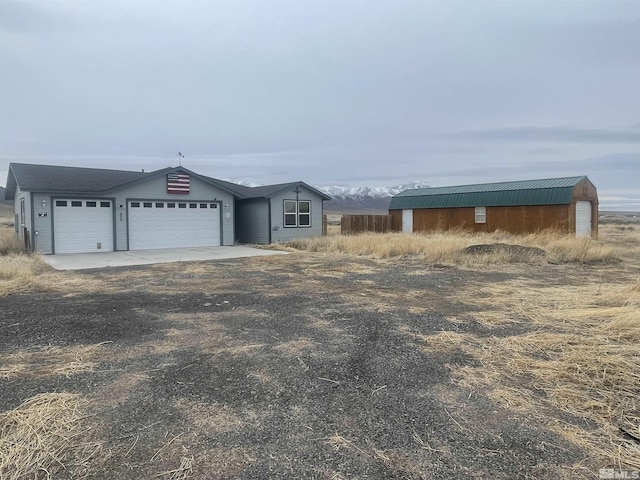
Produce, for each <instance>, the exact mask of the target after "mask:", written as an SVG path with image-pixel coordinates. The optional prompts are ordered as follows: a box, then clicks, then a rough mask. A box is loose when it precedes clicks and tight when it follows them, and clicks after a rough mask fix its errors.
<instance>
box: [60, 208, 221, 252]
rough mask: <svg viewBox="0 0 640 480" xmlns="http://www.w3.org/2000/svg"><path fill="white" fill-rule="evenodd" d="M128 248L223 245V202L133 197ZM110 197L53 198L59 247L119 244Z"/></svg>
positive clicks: (110, 248) (70, 249) (104, 248)
mask: <svg viewBox="0 0 640 480" xmlns="http://www.w3.org/2000/svg"><path fill="white" fill-rule="evenodd" d="M127 207H128V209H127V211H128V235H129V250H148V249H154V248H183V247H209V246H219V245H220V244H221V242H220V218H221V216H220V210H221V209H220V207H219V204H218V203H216V202H168V201H152V202H149V201H130V202H128V204H127ZM114 225H115V215H114V202H113V200H111V199H104V200H103V199H75V198H74V199H57V200H55V201H54V211H53V232H54V246H55V253H82V252H101V251H107V252H108V251H113V250H114V238H115V231H114Z"/></svg>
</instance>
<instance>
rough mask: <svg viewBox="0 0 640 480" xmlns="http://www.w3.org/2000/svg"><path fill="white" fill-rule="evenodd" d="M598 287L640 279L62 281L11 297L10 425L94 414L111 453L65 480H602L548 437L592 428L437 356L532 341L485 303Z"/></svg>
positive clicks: (551, 274) (133, 273)
mask: <svg viewBox="0 0 640 480" xmlns="http://www.w3.org/2000/svg"><path fill="white" fill-rule="evenodd" d="M594 271H595V272H596V273H597V274H598V275H600V280H599V281H602V275H606V276H608V277H610V278H611V279H614V278H615V279H618V280H620V279H621V278H622V277H624V279H630V278H634V276H637V275H638V272H637V271H628V270H627V269H625V268H624V266H614V267H610V268H609V269H608V270H607V271H606V272H605V273H604V274H603V273H602V272H601V271H602V268H601V267H598V266H585V265H537V266H536V265H512V266H510V267H509V268H501V269H494V268H492V267H490V266H487V267H483V268H479V269H473V270H472V269H466V268H444V267H440V268H438V267H433V266H426V265H425V264H424V263H423V262H421V261H420V260H418V259H412V258H405V259H402V260H397V261H384V260H374V259H370V258H355V257H335V256H329V255H323V254H308V253H295V254H291V255H286V256H276V257H260V258H252V259H239V260H229V261H217V262H194V263H178V264H166V265H155V266H140V267H129V268H125V267H123V268H112V269H102V270H96V271H83V272H65V273H56V274H55V275H56V278H57V279H58V280H59V282H60V285H62V286H61V287H59V288H58V291H55V292H52V293H46V292H31V293H18V294H13V295H9V296H6V297H4V298H1V299H0V304H1V307H2V308H1V309H0V329H1V332H2V335H0V352H2V363H3V364H4V365H5V367H6V366H9V367H11V366H12V367H13V368H14V369H15V371H16V372H18V373H15V374H11V373H8V374H5V375H4V376H3V377H1V376H0V411H8V410H10V409H14V408H16V407H18V406H19V405H20V404H21V403H22V402H23V401H24V400H26V399H28V398H31V397H33V396H34V395H37V394H39V393H44V392H71V393H76V394H80V395H81V397H82V398H84V399H86V400H87V402H88V403H87V407H86V414H85V415H84V417H83V429H84V431H85V434H86V441H93V442H97V443H96V445H98V450H97V452H96V453H95V454H93V455H92V456H91V458H90V459H89V460H88V461H83V462H77V463H75V464H74V462H73V459H71V460H70V461H68V462H65V468H59V469H58V472H57V473H56V475H54V476H53V478H79V477H82V478H92V479H104V478H114V479H115V478H117V479H138V478H198V479H210V478H319V479H341V478H344V479H346V478H373V479H390V478H411V479H413V478H416V479H417V478H483V479H484V478H494V479H513V478H536V479H546V478H549V479H551V478H554V479H555V478H568V477H572V478H583V477H584V478H593V475H594V472H597V471H598V469H599V468H604V467H608V466H615V465H607V464H603V463H602V462H603V460H602V459H601V458H597V457H594V456H592V455H591V453H590V452H588V451H586V450H583V449H581V448H580V447H578V446H577V445H576V444H574V443H571V442H569V441H568V440H567V439H566V438H563V437H562V436H560V435H558V434H557V431H556V430H552V429H550V428H548V427H549V423H548V422H547V421H546V419H548V418H549V417H553V418H555V419H558V421H560V420H561V421H562V422H565V423H566V424H570V425H574V426H576V427H579V428H582V429H586V430H588V429H590V428H593V426H592V425H591V423H590V421H589V420H588V419H585V418H580V417H578V416H573V415H570V414H568V413H567V412H566V411H561V410H559V409H558V410H553V409H552V408H550V409H549V410H547V411H546V412H545V413H544V416H541V415H535V414H533V413H527V412H523V411H520V410H518V409H509V408H507V407H505V405H504V403H499V402H496V401H495V400H493V399H492V398H491V397H490V396H489V395H486V394H485V393H484V392H483V391H482V389H473V390H470V389H468V388H464V387H463V386H461V385H459V384H458V383H456V382H453V381H452V378H451V371H452V368H453V367H459V366H472V367H473V366H478V360H477V359H475V358H474V357H472V356H470V355H468V354H466V353H465V352H464V351H463V350H461V349H459V348H456V347H455V346H452V347H451V348H448V349H433V350H432V349H430V348H429V347H428V343H425V341H424V338H427V337H429V336H432V335H436V334H439V333H442V332H451V333H452V334H454V333H460V334H473V335H474V336H475V337H477V338H481V339H482V338H485V337H486V338H489V337H491V338H494V339H495V338H496V337H498V338H499V337H503V336H504V337H506V336H509V335H513V334H514V333H522V332H526V331H527V329H531V330H533V329H535V328H537V327H535V326H533V325H531V326H528V325H527V323H526V322H514V323H509V324H506V325H498V326H489V325H486V324H483V323H481V322H477V321H475V320H473V318H472V315H471V314H472V313H473V312H476V311H477V310H478V307H477V304H475V303H474V302H473V301H471V299H472V298H473V295H474V294H477V292H479V291H481V288H482V287H483V286H485V285H488V284H492V285H501V284H508V283H509V282H512V281H514V280H517V281H520V282H527V283H531V284H536V285H545V286H553V285H556V284H557V285H559V286H560V285H566V284H567V282H573V284H575V285H583V284H584V283H585V282H589V281H591V280H588V279H589V275H590V274H592V273H593V272H594ZM636 278H637V277H636ZM65 282H67V283H68V285H69V286H68V287H65V286H64V285H65ZM473 292H476V293H473ZM470 295H471V296H470ZM540 394H541V395H543V394H544V393H543V392H541V393H540ZM42 478H46V476H44V474H43V476H42Z"/></svg>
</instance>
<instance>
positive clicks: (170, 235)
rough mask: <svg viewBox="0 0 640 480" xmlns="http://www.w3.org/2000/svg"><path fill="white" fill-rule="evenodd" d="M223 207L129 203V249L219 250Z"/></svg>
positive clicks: (171, 203)
mask: <svg viewBox="0 0 640 480" xmlns="http://www.w3.org/2000/svg"><path fill="white" fill-rule="evenodd" d="M219 245H220V207H219V205H218V204H217V203H211V202H167V201H164V202H158V201H153V202H145V201H135V202H134V201H131V202H129V249H130V250H151V249H154V248H184V247H217V246H219Z"/></svg>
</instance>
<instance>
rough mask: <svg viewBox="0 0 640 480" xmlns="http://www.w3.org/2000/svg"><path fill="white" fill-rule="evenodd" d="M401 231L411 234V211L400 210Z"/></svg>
mask: <svg viewBox="0 0 640 480" xmlns="http://www.w3.org/2000/svg"><path fill="white" fill-rule="evenodd" d="M402 231H403V232H404V233H413V210H402Z"/></svg>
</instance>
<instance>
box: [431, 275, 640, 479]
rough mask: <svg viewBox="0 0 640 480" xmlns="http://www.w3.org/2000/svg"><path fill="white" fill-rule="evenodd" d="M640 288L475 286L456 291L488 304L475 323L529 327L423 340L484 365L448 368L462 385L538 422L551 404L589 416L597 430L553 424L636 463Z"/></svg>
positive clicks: (599, 452)
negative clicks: (494, 333)
mask: <svg viewBox="0 0 640 480" xmlns="http://www.w3.org/2000/svg"><path fill="white" fill-rule="evenodd" d="M638 285H639V282H638V281H637V280H636V281H633V282H632V283H630V284H624V283H623V284H614V285H606V286H603V285H601V284H590V283H588V284H586V285H584V286H570V285H560V286H558V285H555V286H543V287H540V286H534V285H528V284H527V282H526V281H524V280H522V281H513V282H509V283H506V284H502V285H496V284H491V285H486V286H482V287H474V288H475V289H476V290H475V291H469V292H460V295H461V296H464V298H465V299H466V301H469V302H470V303H475V304H476V305H477V306H478V307H480V308H481V310H482V311H481V312H479V313H477V314H476V313H473V314H471V315H470V316H471V318H472V319H473V320H476V321H479V322H481V323H482V324H483V325H485V326H488V327H490V328H491V327H493V326H502V325H504V323H505V321H507V320H508V322H510V323H524V324H526V325H527V326H529V327H530V328H528V329H527V331H526V333H522V334H515V335H508V336H503V337H497V336H494V337H489V338H480V337H477V336H474V335H472V334H459V333H456V332H448V331H443V332H440V333H439V334H437V335H432V336H425V337H422V339H423V340H424V341H425V342H426V343H427V344H428V347H426V351H427V352H430V351H444V350H446V349H451V348H456V349H460V350H462V351H465V352H466V353H468V354H471V355H472V356H474V357H475V358H476V359H478V360H479V362H480V364H481V365H482V366H481V367H469V366H466V367H463V368H460V367H455V366H453V367H452V370H453V374H454V378H455V381H456V382H457V383H458V384H459V385H461V386H463V387H466V388H469V389H470V390H472V391H487V392H488V395H489V396H490V397H491V398H494V399H495V400H497V401H499V402H500V403H502V404H503V405H504V406H505V407H507V408H511V409H513V410H516V411H519V412H527V413H528V414H533V415H540V418H541V420H542V421H545V420H544V415H545V412H547V411H548V410H549V408H550V407H552V408H559V409H561V410H564V411H566V412H568V413H570V414H572V415H574V416H576V417H579V418H585V419H589V420H590V421H592V422H595V424H596V425H597V428H596V429H595V430H592V431H589V430H585V429H584V428H578V427H576V426H575V425H571V424H564V423H558V422H557V421H555V422H548V426H549V428H550V429H551V430H554V431H556V432H557V433H560V434H561V435H563V436H565V437H566V438H568V439H569V440H570V441H572V442H574V443H576V444H578V445H579V446H581V447H582V448H585V449H587V451H589V452H591V453H592V454H593V455H594V456H595V458H600V459H601V461H602V462H608V463H609V464H611V465H613V466H625V467H631V468H640V445H639V444H638V442H637V441H634V440H633V438H632V437H636V438H640V397H639V396H638V392H640V351H639V350H638V344H639V343H640V288H638ZM500 313H502V315H500ZM541 392H544V394H543V395H541ZM624 432H626V433H624Z"/></svg>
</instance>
